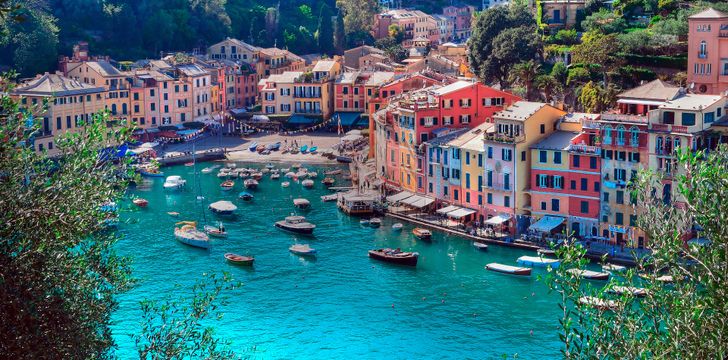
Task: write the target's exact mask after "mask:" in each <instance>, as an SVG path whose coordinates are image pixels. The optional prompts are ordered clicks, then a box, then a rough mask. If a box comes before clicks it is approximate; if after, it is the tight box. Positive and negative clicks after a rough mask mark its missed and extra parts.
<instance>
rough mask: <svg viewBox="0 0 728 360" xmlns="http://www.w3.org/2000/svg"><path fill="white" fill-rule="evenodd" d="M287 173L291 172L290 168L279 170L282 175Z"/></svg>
mask: <svg viewBox="0 0 728 360" xmlns="http://www.w3.org/2000/svg"><path fill="white" fill-rule="evenodd" d="M289 171H291V168H281V172H282V173H287V172H289Z"/></svg>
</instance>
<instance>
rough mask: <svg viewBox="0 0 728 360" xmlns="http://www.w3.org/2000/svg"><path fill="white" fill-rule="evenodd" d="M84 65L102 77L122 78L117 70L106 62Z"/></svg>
mask: <svg viewBox="0 0 728 360" xmlns="http://www.w3.org/2000/svg"><path fill="white" fill-rule="evenodd" d="M86 65H88V67H90V68H92V69H93V70H94V71H96V72H97V73H99V74H101V75H102V76H122V75H123V74H122V73H121V71H119V69H117V68H115V67H114V65H111V64H110V63H109V62H108V61H106V60H96V61H87V62H86Z"/></svg>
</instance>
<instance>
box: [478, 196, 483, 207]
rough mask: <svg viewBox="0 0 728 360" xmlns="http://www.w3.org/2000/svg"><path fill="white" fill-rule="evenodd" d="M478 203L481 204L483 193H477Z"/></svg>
mask: <svg viewBox="0 0 728 360" xmlns="http://www.w3.org/2000/svg"><path fill="white" fill-rule="evenodd" d="M478 205H483V195H478Z"/></svg>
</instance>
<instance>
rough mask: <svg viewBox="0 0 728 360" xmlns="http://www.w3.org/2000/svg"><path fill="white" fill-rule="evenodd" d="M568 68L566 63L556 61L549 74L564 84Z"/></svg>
mask: <svg viewBox="0 0 728 360" xmlns="http://www.w3.org/2000/svg"><path fill="white" fill-rule="evenodd" d="M568 72H569V71H568V69H567V68H566V64H564V63H563V62H562V61H558V62H556V64H554V66H553V67H552V68H551V76H553V77H554V79H556V81H558V82H559V84H562V85H566V78H567V76H568Z"/></svg>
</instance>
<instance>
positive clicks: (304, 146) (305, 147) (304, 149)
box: [301, 145, 308, 154]
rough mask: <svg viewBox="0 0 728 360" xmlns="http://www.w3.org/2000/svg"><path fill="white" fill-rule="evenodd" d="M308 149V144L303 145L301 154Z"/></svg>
mask: <svg viewBox="0 0 728 360" xmlns="http://www.w3.org/2000/svg"><path fill="white" fill-rule="evenodd" d="M306 151H308V145H303V146H301V154H305V153H306Z"/></svg>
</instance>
